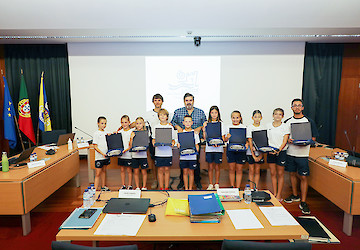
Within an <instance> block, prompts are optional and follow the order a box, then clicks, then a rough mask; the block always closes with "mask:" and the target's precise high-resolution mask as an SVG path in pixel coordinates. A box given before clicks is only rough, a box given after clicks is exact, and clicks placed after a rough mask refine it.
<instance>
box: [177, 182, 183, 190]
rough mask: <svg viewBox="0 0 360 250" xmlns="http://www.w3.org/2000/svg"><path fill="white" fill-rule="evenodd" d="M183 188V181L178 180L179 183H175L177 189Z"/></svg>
mask: <svg viewBox="0 0 360 250" xmlns="http://www.w3.org/2000/svg"><path fill="white" fill-rule="evenodd" d="M183 189H184V182H182V181H180V183H179V185H177V190H183Z"/></svg>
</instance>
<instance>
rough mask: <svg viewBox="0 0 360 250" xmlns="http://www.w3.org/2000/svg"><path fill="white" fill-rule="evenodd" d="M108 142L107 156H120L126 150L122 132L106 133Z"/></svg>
mask: <svg viewBox="0 0 360 250" xmlns="http://www.w3.org/2000/svg"><path fill="white" fill-rule="evenodd" d="M105 137H106V143H107V146H108V151H107V153H106V155H107V156H119V155H121V154H122V151H123V150H124V143H123V139H122V134H121V133H118V134H111V135H106V136H105Z"/></svg>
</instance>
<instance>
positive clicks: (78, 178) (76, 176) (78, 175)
mask: <svg viewBox="0 0 360 250" xmlns="http://www.w3.org/2000/svg"><path fill="white" fill-rule="evenodd" d="M75 185H76V187H80V173H77V175H75Z"/></svg>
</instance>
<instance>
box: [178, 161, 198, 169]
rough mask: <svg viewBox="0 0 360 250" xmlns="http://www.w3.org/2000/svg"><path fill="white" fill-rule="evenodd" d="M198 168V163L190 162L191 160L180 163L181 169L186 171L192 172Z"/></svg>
mask: <svg viewBox="0 0 360 250" xmlns="http://www.w3.org/2000/svg"><path fill="white" fill-rule="evenodd" d="M196 167H197V162H196V160H193V161H191V160H190V161H189V160H181V161H180V168H181V169H184V168H188V169H191V170H194V169H195V168H196Z"/></svg>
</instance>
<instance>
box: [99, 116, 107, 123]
mask: <svg viewBox="0 0 360 250" xmlns="http://www.w3.org/2000/svg"><path fill="white" fill-rule="evenodd" d="M101 120H106V118H105V116H99V117H98V119H97V123H100V121H101Z"/></svg>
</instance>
